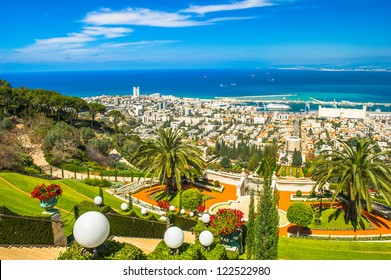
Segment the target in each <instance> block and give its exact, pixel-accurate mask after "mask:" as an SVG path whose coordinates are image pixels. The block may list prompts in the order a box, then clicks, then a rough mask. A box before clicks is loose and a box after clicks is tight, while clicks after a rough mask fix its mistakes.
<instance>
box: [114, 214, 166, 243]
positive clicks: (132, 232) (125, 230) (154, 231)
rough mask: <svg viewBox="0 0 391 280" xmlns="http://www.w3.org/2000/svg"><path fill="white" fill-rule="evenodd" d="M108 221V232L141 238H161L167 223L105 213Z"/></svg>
mask: <svg viewBox="0 0 391 280" xmlns="http://www.w3.org/2000/svg"><path fill="white" fill-rule="evenodd" d="M107 218H108V219H109V223H110V234H111V235H117V236H131V237H143V238H163V236H164V232H165V231H166V229H167V224H166V223H162V222H157V221H154V220H153V218H150V219H151V220H147V219H142V218H138V217H132V216H124V215H119V214H115V213H109V214H107Z"/></svg>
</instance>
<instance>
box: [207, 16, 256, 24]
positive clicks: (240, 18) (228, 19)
mask: <svg viewBox="0 0 391 280" xmlns="http://www.w3.org/2000/svg"><path fill="white" fill-rule="evenodd" d="M254 18H255V17H221V18H212V19H211V20H208V21H207V22H209V23H215V22H219V21H233V20H247V19H254Z"/></svg>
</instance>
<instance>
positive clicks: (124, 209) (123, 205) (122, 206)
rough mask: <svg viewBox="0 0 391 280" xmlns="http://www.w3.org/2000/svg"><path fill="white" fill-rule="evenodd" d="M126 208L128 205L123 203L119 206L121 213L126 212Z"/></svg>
mask: <svg viewBox="0 0 391 280" xmlns="http://www.w3.org/2000/svg"><path fill="white" fill-rule="evenodd" d="M128 207H129V205H128V204H127V203H125V202H124V203H122V204H121V209H122V211H126V210H128Z"/></svg>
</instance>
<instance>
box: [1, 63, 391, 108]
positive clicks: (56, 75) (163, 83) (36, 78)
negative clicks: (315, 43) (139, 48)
mask: <svg viewBox="0 0 391 280" xmlns="http://www.w3.org/2000/svg"><path fill="white" fill-rule="evenodd" d="M0 79H3V80H7V81H8V82H10V83H11V85H12V86H13V87H22V86H23V87H27V88H43V89H48V90H54V91H57V92H59V93H61V94H64V95H69V96H77V97H92V96H99V95H132V92H133V87H135V86H136V87H139V88H140V94H141V95H149V94H152V93H160V94H162V95H174V96H176V97H191V98H201V99H215V98H224V97H229V98H238V99H239V100H240V99H253V100H257V99H259V100H282V99H284V100H287V101H290V102H292V103H294V101H300V102H301V101H315V100H318V101H337V102H343V101H348V102H361V103H368V104H369V105H371V104H372V103H374V104H376V103H384V104H381V105H380V104H379V105H375V106H370V107H369V108H368V109H369V110H373V111H374V110H376V109H380V110H382V111H391V107H390V106H391V72H381V71H374V72H371V71H319V70H290V69H170V70H161V69H159V70H111V71H67V72H26V73H0ZM344 103H345V104H348V103H346V102H344ZM387 103H389V104H387ZM303 106H304V105H302V104H300V105H295V106H293V107H292V108H293V110H295V111H297V110H299V109H301V108H302V107H303ZM360 106H361V107H362V104H361V105H360ZM360 106H358V107H360ZM353 107H357V106H353ZM303 108H304V107H303Z"/></svg>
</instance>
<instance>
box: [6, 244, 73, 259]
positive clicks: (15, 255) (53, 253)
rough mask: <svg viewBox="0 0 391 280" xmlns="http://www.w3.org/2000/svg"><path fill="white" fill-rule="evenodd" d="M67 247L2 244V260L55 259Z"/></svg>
mask: <svg viewBox="0 0 391 280" xmlns="http://www.w3.org/2000/svg"><path fill="white" fill-rule="evenodd" d="M65 249H66V247H57V246H0V260H55V259H57V257H58V256H59V254H60V253H61V252H63V251H65Z"/></svg>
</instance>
